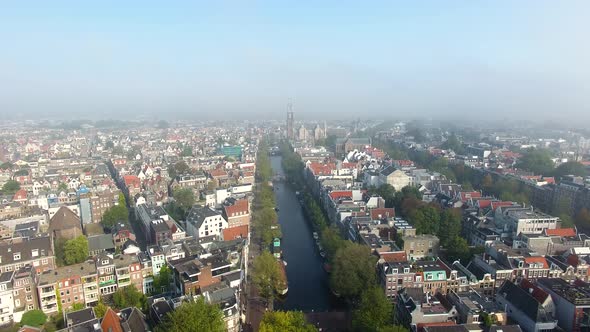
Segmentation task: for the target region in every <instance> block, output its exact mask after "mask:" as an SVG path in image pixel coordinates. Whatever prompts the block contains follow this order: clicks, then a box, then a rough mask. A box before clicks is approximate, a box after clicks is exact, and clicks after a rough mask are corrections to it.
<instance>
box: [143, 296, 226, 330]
mask: <svg viewBox="0 0 590 332" xmlns="http://www.w3.org/2000/svg"><path fill="white" fill-rule="evenodd" d="M155 331H156V332H223V331H225V323H224V321H223V313H222V312H221V310H220V309H219V307H217V306H214V305H210V304H207V303H205V299H204V298H202V297H199V298H198V299H197V300H196V301H194V302H185V303H183V304H181V305H180V307H178V308H176V309H175V310H173V311H172V312H170V313H169V314H168V316H167V317H166V319H165V320H164V322H163V323H162V324H160V325H158V326H156V329H155Z"/></svg>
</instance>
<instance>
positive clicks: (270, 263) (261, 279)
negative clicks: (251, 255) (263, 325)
mask: <svg viewBox="0 0 590 332" xmlns="http://www.w3.org/2000/svg"><path fill="white" fill-rule="evenodd" d="M252 280H253V281H254V284H255V285H256V287H257V288H258V291H259V292H260V296H262V297H263V298H265V299H266V300H267V301H268V302H269V303H270V301H272V299H273V298H274V296H275V294H276V293H277V292H279V291H280V288H281V285H282V283H283V282H284V280H283V277H282V275H281V271H280V267H279V265H278V263H277V259H276V258H275V257H274V256H273V255H272V254H271V253H270V252H269V251H268V250H264V251H263V252H262V254H260V255H259V256H258V257H256V259H255V260H254V263H253V265H252Z"/></svg>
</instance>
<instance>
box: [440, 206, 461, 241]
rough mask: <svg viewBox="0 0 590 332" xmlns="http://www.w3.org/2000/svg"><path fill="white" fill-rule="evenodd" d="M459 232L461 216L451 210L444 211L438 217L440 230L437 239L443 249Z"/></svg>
mask: <svg viewBox="0 0 590 332" xmlns="http://www.w3.org/2000/svg"><path fill="white" fill-rule="evenodd" d="M460 232H461V214H460V212H458V211H454V210H451V209H446V210H444V211H443V212H442V213H441V215H440V228H439V231H438V238H439V239H440V244H441V245H442V246H443V247H447V246H448V245H449V244H450V243H451V240H453V239H454V238H455V237H458V236H459V235H460V234H459V233H460Z"/></svg>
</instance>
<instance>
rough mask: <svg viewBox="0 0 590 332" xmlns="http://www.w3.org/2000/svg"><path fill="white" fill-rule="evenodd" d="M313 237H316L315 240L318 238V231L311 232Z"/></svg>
mask: <svg viewBox="0 0 590 332" xmlns="http://www.w3.org/2000/svg"><path fill="white" fill-rule="evenodd" d="M313 238H314V239H316V240H317V239H319V236H318V233H317V232H313Z"/></svg>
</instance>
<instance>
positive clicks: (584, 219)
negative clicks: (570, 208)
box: [576, 208, 590, 227]
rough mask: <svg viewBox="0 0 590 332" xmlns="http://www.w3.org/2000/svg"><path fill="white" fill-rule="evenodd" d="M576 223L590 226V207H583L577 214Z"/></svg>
mask: <svg viewBox="0 0 590 332" xmlns="http://www.w3.org/2000/svg"><path fill="white" fill-rule="evenodd" d="M576 224H577V225H578V226H582V227H588V226H590V211H588V209H586V208H582V209H581V210H580V211H579V212H578V213H577V214H576Z"/></svg>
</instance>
